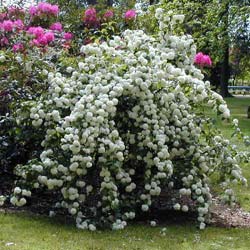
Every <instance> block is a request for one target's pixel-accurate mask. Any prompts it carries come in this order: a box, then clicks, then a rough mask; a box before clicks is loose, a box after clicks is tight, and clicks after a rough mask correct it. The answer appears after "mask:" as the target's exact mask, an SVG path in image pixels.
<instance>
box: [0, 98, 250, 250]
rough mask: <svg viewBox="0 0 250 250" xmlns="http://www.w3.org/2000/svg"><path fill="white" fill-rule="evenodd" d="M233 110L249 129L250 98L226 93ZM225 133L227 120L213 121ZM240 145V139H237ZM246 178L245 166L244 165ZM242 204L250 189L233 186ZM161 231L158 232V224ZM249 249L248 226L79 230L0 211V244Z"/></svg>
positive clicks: (32, 249) (90, 249)
mask: <svg viewBox="0 0 250 250" xmlns="http://www.w3.org/2000/svg"><path fill="white" fill-rule="evenodd" d="M227 102H228V104H229V106H230V108H231V111H232V115H233V117H235V118H238V119H239V120H240V127H241V129H242V130H243V131H244V132H245V133H246V134H248V135H250V119H247V118H246V107H247V106H248V105H250V98H248V99H247V98H244V99H243V98H242V99H236V98H230V99H227ZM217 126H219V127H220V128H221V130H222V132H223V133H224V134H225V136H227V137H230V134H231V133H232V130H231V129H230V126H229V124H226V123H221V122H217ZM238 144H239V145H240V143H238ZM243 170H244V173H245V175H246V177H247V179H248V181H250V166H249V164H248V165H245V166H243ZM237 193H238V195H239V200H240V202H241V204H242V206H243V207H244V208H245V209H246V210H249V211H250V189H249V188H246V187H239V188H238V189H237ZM165 227H166V231H165V232H164V233H163V232H162V230H163V228H165ZM7 249H13V250H78V249H79V250H160V249H164V250H165V249H166V250H172V249H173V250H216V249H219V250H231V249H238V250H249V249H250V229H225V228H215V227H208V228H207V229H206V230H204V231H200V230H198V229H197V228H196V226H195V225H194V224H192V223H188V224H187V223H183V224H178V225H165V226H164V225H162V226H159V227H155V228H152V227H150V226H146V225H131V226H128V227H127V228H126V229H125V230H122V231H98V232H87V231H79V230H77V229H76V228H75V226H74V225H68V224H63V223H59V222H57V221H56V219H48V218H45V217H41V216H35V215H28V214H26V213H18V214H10V213H0V250H7Z"/></svg>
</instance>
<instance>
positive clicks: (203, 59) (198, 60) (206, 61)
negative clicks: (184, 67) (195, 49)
mask: <svg viewBox="0 0 250 250" xmlns="http://www.w3.org/2000/svg"><path fill="white" fill-rule="evenodd" d="M194 63H195V64H197V65H199V66H201V67H206V66H207V67H211V66H212V60H211V58H210V56H209V55H205V54H203V53H202V52H199V53H197V54H196V55H195V58H194Z"/></svg>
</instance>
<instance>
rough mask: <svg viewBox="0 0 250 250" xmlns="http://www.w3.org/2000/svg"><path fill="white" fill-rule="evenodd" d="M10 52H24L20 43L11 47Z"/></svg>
mask: <svg viewBox="0 0 250 250" xmlns="http://www.w3.org/2000/svg"><path fill="white" fill-rule="evenodd" d="M12 50H13V51H14V52H15V53H16V52H18V51H23V50H24V46H23V44H21V43H16V44H14V45H13V47H12Z"/></svg>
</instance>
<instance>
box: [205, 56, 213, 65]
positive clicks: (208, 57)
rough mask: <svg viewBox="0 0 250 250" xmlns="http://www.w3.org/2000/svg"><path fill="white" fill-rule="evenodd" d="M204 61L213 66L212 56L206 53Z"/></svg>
mask: <svg viewBox="0 0 250 250" xmlns="http://www.w3.org/2000/svg"><path fill="white" fill-rule="evenodd" d="M203 63H204V65H207V66H212V60H211V58H210V56H208V55H204V56H203Z"/></svg>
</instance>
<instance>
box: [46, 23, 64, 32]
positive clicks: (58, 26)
mask: <svg viewBox="0 0 250 250" xmlns="http://www.w3.org/2000/svg"><path fill="white" fill-rule="evenodd" d="M49 28H50V30H56V31H59V32H62V30H63V27H62V24H61V23H53V24H51V26H50V27H49Z"/></svg>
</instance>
